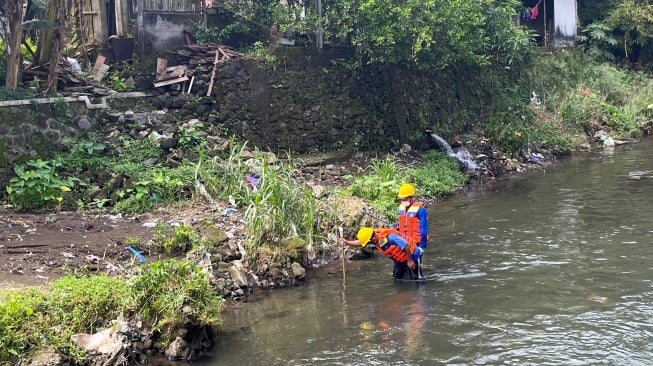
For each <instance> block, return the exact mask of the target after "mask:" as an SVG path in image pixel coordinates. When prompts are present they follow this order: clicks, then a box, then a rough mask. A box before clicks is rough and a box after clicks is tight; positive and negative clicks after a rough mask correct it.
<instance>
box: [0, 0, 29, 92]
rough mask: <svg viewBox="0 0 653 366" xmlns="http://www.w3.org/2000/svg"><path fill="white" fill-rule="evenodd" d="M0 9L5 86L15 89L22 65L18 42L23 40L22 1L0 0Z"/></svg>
mask: <svg viewBox="0 0 653 366" xmlns="http://www.w3.org/2000/svg"><path fill="white" fill-rule="evenodd" d="M0 9H2V17H3V19H2V29H3V40H4V44H5V49H4V58H5V66H6V77H5V87H6V88H7V89H9V90H16V89H17V88H18V75H19V74H20V70H21V65H22V61H21V49H20V44H21V42H22V40H23V17H24V7H23V1H17V0H3V1H0Z"/></svg>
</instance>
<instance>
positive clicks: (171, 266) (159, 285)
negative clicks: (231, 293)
mask: <svg viewBox="0 0 653 366" xmlns="http://www.w3.org/2000/svg"><path fill="white" fill-rule="evenodd" d="M129 298H131V299H133V301H134V303H135V304H136V306H137V307H136V308H137V309H138V310H137V312H138V315H139V316H140V317H141V319H143V321H147V322H148V323H150V324H151V325H152V326H153V329H155V330H159V331H162V332H163V333H162V337H163V341H164V342H167V341H169V340H170V337H172V336H174V334H171V332H172V331H174V330H175V329H177V328H179V327H181V325H182V324H183V323H184V321H185V319H186V317H193V318H195V319H196V320H197V321H198V322H199V324H198V325H199V326H204V325H211V326H214V327H219V326H221V325H222V319H221V317H220V312H221V311H222V306H223V304H224V300H223V299H222V298H220V297H219V296H217V295H216V294H215V293H214V291H213V288H212V287H211V284H210V283H209V280H208V278H207V276H206V275H205V273H204V272H203V270H202V268H201V267H200V266H199V265H197V264H196V263H193V262H191V261H186V260H165V261H159V262H154V263H152V264H150V265H148V266H146V267H145V270H144V271H143V273H142V274H141V275H139V276H137V277H136V278H134V279H132V280H131V281H130V283H129ZM185 307H186V308H185Z"/></svg>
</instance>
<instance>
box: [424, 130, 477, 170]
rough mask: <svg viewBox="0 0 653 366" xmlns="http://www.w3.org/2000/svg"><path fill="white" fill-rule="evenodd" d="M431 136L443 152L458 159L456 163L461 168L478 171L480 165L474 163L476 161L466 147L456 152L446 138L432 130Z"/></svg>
mask: <svg viewBox="0 0 653 366" xmlns="http://www.w3.org/2000/svg"><path fill="white" fill-rule="evenodd" d="M431 137H433V139H434V140H435V142H436V143H437V144H438V146H440V149H441V150H442V151H443V152H445V153H447V155H449V156H451V157H452V158H454V159H456V161H458V165H460V167H461V168H463V169H464V170H466V171H470V172H478V171H479V170H480V167H479V166H478V164H476V161H474V157H473V156H472V154H470V152H469V151H467V149H465V148H460V149H459V150H458V151H457V152H454V151H453V149H452V148H451V146H450V145H449V143H448V142H447V140H445V139H443V138H442V137H440V136H439V135H437V134H436V133H434V132H432V133H431Z"/></svg>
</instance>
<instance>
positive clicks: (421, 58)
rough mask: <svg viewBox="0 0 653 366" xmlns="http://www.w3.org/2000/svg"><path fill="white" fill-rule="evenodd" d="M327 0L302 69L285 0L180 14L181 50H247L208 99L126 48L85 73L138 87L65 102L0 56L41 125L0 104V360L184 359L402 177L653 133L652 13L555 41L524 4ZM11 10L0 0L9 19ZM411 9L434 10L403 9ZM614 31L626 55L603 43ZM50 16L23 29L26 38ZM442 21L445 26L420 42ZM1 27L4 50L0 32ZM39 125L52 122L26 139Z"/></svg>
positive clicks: (455, 180)
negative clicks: (316, 49)
mask: <svg viewBox="0 0 653 366" xmlns="http://www.w3.org/2000/svg"><path fill="white" fill-rule="evenodd" d="M10 3H11V4H10ZM28 3H30V4H32V3H33V2H31V1H29V2H28ZM62 3H64V2H62ZM226 3H227V4H231V3H234V4H232V5H233V6H236V4H235V3H239V2H231V1H227V2H226ZM336 3H337V4H334V6H332V7H331V9H330V11H331V12H332V13H331V14H330V19H340V20H341V22H333V23H334V24H331V23H329V24H325V28H324V30H325V31H326V32H327V33H326V34H327V38H328V39H329V40H330V43H331V45H330V46H331V47H333V48H336V46H338V47H341V48H342V49H346V50H349V52H347V53H346V54H347V56H346V57H342V58H341V57H340V54H338V56H337V57H333V58H331V59H329V60H326V61H325V60H324V59H323V58H319V59H318V57H315V59H313V58H312V57H308V56H303V55H302V56H301V57H300V58H303V60H304V61H303V62H305V63H302V64H301V65H300V66H298V65H299V64H298V63H297V64H292V63H290V61H289V60H290V59H286V58H283V57H281V56H280V55H281V54H282V53H283V52H286V51H284V50H282V49H280V47H279V42H278V41H279V40H278V39H276V38H274V37H271V36H270V33H273V34H276V33H274V32H271V31H270V30H275V29H281V28H279V27H282V26H283V27H284V30H286V29H288V30H290V31H291V32H290V33H293V32H292V30H293V29H296V30H297V31H296V32H295V33H294V34H295V35H296V39H297V40H300V39H302V40H304V41H305V42H306V44H307V45H308V46H310V47H313V46H314V44H313V43H312V39H314V37H312V36H313V34H312V33H311V36H309V37H306V29H307V24H315V19H314V18H310V17H309V18H306V19H304V18H300V17H294V16H292V14H293V12H294V11H295V10H297V9H294V8H293V7H285V6H281V5H280V4H277V3H276V2H274V1H261V2H257V4H254V5H252V4H250V5H242V4H240V3H239V4H238V6H242V7H244V8H243V9H241V10H243V14H245V15H246V16H243V17H241V18H237V19H234V18H233V17H231V18H230V17H227V16H225V18H227V20H228V22H231V23H230V24H233V25H234V27H227V28H225V29H226V30H225V29H222V31H221V30H220V29H218V28H217V27H212V26H210V25H207V24H201V25H198V26H196V28H195V29H193V36H194V37H195V38H196V39H195V41H196V42H197V44H210V43H209V42H218V43H220V44H225V45H229V46H228V47H229V49H236V48H237V49H240V50H242V51H243V53H242V56H243V58H244V59H246V60H247V61H243V62H244V63H240V64H238V63H236V62H234V63H232V64H229V65H228V66H226V64H225V66H224V69H221V73H222V74H223V75H219V76H217V77H215V79H219V78H226V79H224V80H228V81H229V83H228V84H219V85H221V86H222V87H221V88H217V87H216V89H221V92H224V93H225V94H220V96H221V97H220V98H213V97H206V96H205V95H207V92H208V95H210V94H211V88H212V87H213V85H214V84H213V83H212V82H213V81H214V77H213V76H212V75H211V73H210V72H208V73H206V72H205V73H204V74H205V75H204V76H201V75H200V72H199V71H198V73H197V74H196V75H194V76H197V78H196V80H197V81H198V82H197V84H196V85H195V87H196V88H203V89H201V90H202V92H201V93H200V92H196V93H195V94H193V93H184V90H181V89H180V88H178V86H179V85H174V84H171V85H164V86H162V87H158V88H154V87H152V85H153V84H154V82H155V81H156V78H157V76H156V75H154V74H153V70H154V69H153V64H154V61H156V58H153V57H149V58H148V57H146V56H144V55H143V56H141V55H139V56H138V57H135V58H134V60H132V62H131V63H123V64H115V65H114V66H112V68H111V71H110V74H109V77H108V78H106V79H104V80H105V81H101V82H98V83H99V85H95V87H100V86H101V87H106V88H108V89H120V91H133V92H144V93H145V94H146V96H145V97H142V98H140V97H139V99H138V101H137V102H133V103H129V102H127V101H124V102H121V103H117V104H115V106H114V107H112V108H110V109H108V110H104V111H102V112H98V113H96V114H91V113H88V114H83V115H82V116H80V115H78V113H77V112H76V111H75V109H74V108H73V107H72V106H71V105H72V104H70V103H69V102H67V100H66V99H65V98H64V97H70V96H71V95H72V94H70V93H71V92H70V91H68V92H66V91H64V90H60V91H59V92H57V80H51V81H52V82H46V83H43V82H42V81H39V80H38V78H34V79H31V80H26V81H25V82H24V84H20V85H19V83H18V80H17V79H16V77H15V75H13V74H11V73H12V72H13V71H12V70H13V69H14V67H15V65H14V64H9V63H6V64H3V65H2V68H3V69H4V70H5V74H6V77H5V80H6V85H7V88H6V89H3V90H2V91H0V92H1V93H2V94H1V96H2V99H3V100H5V101H8V100H9V99H23V98H27V99H32V98H37V97H43V96H52V97H53V98H54V99H53V100H54V101H53V102H51V103H50V104H49V106H50V107H49V108H51V110H50V114H51V118H47V120H46V121H45V122H44V121H40V120H39V121H37V122H35V123H33V124H29V123H27V122H26V121H22V119H23V118H24V119H25V120H27V119H28V117H29V116H28V115H29V114H30V113H31V112H29V113H28V112H20V113H19V114H18V116H15V115H13V114H11V113H14V112H15V110H14V108H17V107H15V106H12V107H11V110H8V111H4V112H3V113H6V114H3V116H14V117H4V118H5V120H3V121H2V122H3V123H2V124H3V125H10V124H11V123H13V122H16V121H15V120H16V119H20V120H21V121H19V122H25V123H23V124H20V126H18V127H15V128H13V127H12V128H13V129H8V131H10V132H11V133H12V134H11V135H10V134H8V133H7V134H6V135H7V136H14V134H15V136H18V135H19V134H18V133H16V131H20V130H25V129H28V128H27V127H26V126H35V127H34V129H29V131H31V132H30V133H28V134H23V136H24V135H27V136H28V137H27V138H26V139H25V140H20V141H24V142H23V143H21V144H13V145H12V141H11V139H9V138H3V139H0V146H2V147H3V150H4V151H3V156H2V159H0V168H3V169H5V170H4V171H5V172H7V174H6V176H4V177H2V181H3V183H4V187H3V188H4V189H3V195H2V201H3V207H2V209H0V226H1V227H0V254H1V256H0V257H1V258H0V270H1V271H2V274H3V280H2V288H3V290H1V291H0V314H1V315H0V363H3V364H4V363H6V364H15V365H18V364H31V365H72V364H92V363H93V364H98V365H100V364H101V365H122V364H139V363H145V362H147V360H148V359H150V360H151V359H152V358H157V357H158V358H159V359H162V358H167V359H170V360H180V361H183V360H186V361H192V360H195V359H197V358H198V357H200V356H201V355H202V354H203V353H204V352H206V351H209V350H211V349H212V347H213V346H214V345H215V342H217V341H219V337H218V334H219V331H220V325H221V323H222V320H221V310H222V308H223V307H224V306H225V305H226V304H227V303H228V302H236V301H243V300H245V299H246V298H247V297H248V296H249V295H251V293H252V292H255V291H260V290H261V289H268V288H277V287H284V286H295V285H300V284H301V283H302V281H303V280H304V279H305V278H306V276H311V275H314V273H316V271H315V270H316V269H319V268H321V267H323V266H327V265H329V264H330V263H334V260H338V261H336V262H335V263H339V260H340V257H339V256H340V255H341V253H342V252H341V250H340V247H339V246H338V245H337V238H338V236H340V235H344V236H345V237H353V236H354V235H355V232H356V230H357V229H358V228H359V227H360V226H361V225H374V226H380V225H383V222H382V221H392V220H393V218H394V216H395V210H396V191H397V189H398V187H399V186H400V185H401V184H402V183H404V182H411V183H413V184H415V186H416V187H417V188H418V196H419V197H420V199H423V200H425V201H426V202H428V203H429V204H431V205H433V204H437V201H438V200H440V199H442V198H444V197H447V196H450V195H452V194H455V193H456V192H458V191H460V190H464V189H470V188H472V187H474V186H475V185H478V184H484V183H486V182H489V181H492V180H495V179H499V178H500V177H502V176H504V175H506V174H513V173H519V172H524V171H529V170H535V169H547V168H548V167H549V166H551V165H552V164H554V163H555V160H556V159H558V158H559V157H561V156H564V155H568V154H572V153H576V152H582V151H591V150H594V149H606V148H607V149H614V148H616V149H618V148H619V146H618V145H620V144H625V143H636V142H637V140H638V139H640V138H642V137H643V136H645V135H647V134H649V133H650V131H651V128H653V79H652V78H651V74H650V72H647V71H646V70H650V66H651V62H650V59H647V57H649V56H650V55H651V52H650V45H651V42H650V37H651V34H652V33H651V32H648V33H647V32H643V31H640V30H641V29H650V24H651V20H650V19H648V20H646V19H644V18H645V15H646V14H651V13H652V12H648V13H646V12H644V13H643V15H642V18H641V19H640V18H638V17H634V18H633V19H630V20H629V22H632V23H633V24H635V23H637V22H641V23H642V24H643V25H648V27H649V28H633V29H631V28H628V27H627V26H626V23H628V22H626V21H625V20H624V19H625V18H619V17H618V15H619V14H621V13H620V12H622V13H625V11H626V9H622V7H623V6H625V5H618V6H617V7H615V8H611V9H610V10H609V11H608V10H604V14H603V13H602V14H603V15H597V14H595V15H594V17H593V18H591V19H590V18H588V19H585V22H586V24H585V27H584V28H582V29H583V31H582V35H581V37H579V39H578V40H579V43H578V46H577V47H570V48H562V49H553V48H548V47H546V48H538V47H536V46H537V40H538V38H537V37H536V35H534V34H532V32H531V30H529V29H528V28H523V27H522V28H520V27H517V26H516V25H515V24H514V21H513V16H514V15H515V14H519V12H520V10H521V8H520V6H522V7H523V4H521V3H520V2H512V1H508V2H506V5H493V6H487V7H483V6H482V4H480V3H479V2H472V1H463V2H460V4H458V5H457V6H456V7H455V9H454V8H453V7H452V8H451V9H449V10H450V11H446V9H435V8H433V9H430V10H424V9H422V8H419V9H417V8H414V9H413V8H412V7H413V5H410V4H404V5H401V6H400V5H393V4H389V3H388V4H385V5H384V6H383V8H384V9H385V10H384V11H383V12H378V11H376V10H374V9H376V7H370V6H367V5H364V4H354V3H355V2H352V1H345V0H341V1H337V2H336ZM379 3H381V2H379ZM625 3H626V2H624V4H625ZM12 4H13V3H12V2H5V3H1V2H0V5H1V6H2V10H3V15H4V17H5V18H10V17H11V16H12V14H14V13H13V11H15V10H16V9H13V8H12V6H11V5H12ZM57 4H58V2H54V4H51V7H52V9H55V10H56V6H57ZM37 5H38V4H36V5H34V6H37ZM344 5H356V6H357V7H358V9H359V12H358V13H356V14H355V15H354V14H350V13H347V12H346V9H347V7H346V6H344ZM463 5H464V6H463ZM247 6H249V8H247ZM646 6H648V7H649V8H650V6H651V5H646ZM646 6H644V5H642V6H641V8H642V9H643V8H645V7H646ZM402 7H403V8H402ZM415 7H417V5H415ZM52 9H51V10H52ZM393 9H394V10H396V12H395V13H393V12H392V11H390V10H393ZM638 9H639V8H638ZM272 10H275V11H272ZM313 10H314V9H313ZM400 10H405V11H400ZM411 10H414V11H417V10H419V12H418V13H419V14H425V15H424V16H426V17H433V18H432V19H431V18H429V19H430V21H425V22H423V24H424V25H420V24H422V23H420V22H415V21H413V20H414V19H412V15H411V16H409V17H408V18H405V19H402V17H403V16H405V15H406V14H414V13H415V12H414V11H411ZM218 11H220V10H218ZM308 12H309V13H311V12H312V10H310V9H309V11H308ZM391 13H393V14H397V17H395V18H397V19H399V20H397V19H395V18H392V17H390V18H388V17H387V16H386V15H387V14H391ZM48 14H49V13H48ZM55 14H57V12H56V11H55V12H54V13H52V16H54V15H55ZM261 14H265V15H261ZM281 14H285V15H284V16H281ZM402 14H403V15H402ZM466 14H479V16H482V17H483V19H484V21H483V22H481V23H479V24H477V23H475V22H474V21H473V19H471V18H470V17H468V16H466ZM400 15H401V16H400ZM252 17H259V18H252ZM603 17H605V19H603ZM445 18H446V19H447V20H448V21H446V22H442V21H438V22H436V21H433V20H434V19H445ZM243 19H249V20H250V21H243ZM429 19H425V20H429ZM254 20H255V21H254ZM21 21H22V19H21ZM58 21H62V22H63V21H64V20H63V19H59V20H58ZM395 22H399V23H397V24H410V25H411V26H410V27H400V28H397V27H392V26H391V25H393V24H394V23H395ZM624 22H626V23H624ZM335 23H338V28H337V29H336V28H334V27H335ZM252 24H259V25H260V24H266V25H268V26H266V27H267V28H266V31H265V32H261V31H260V29H258V28H257V27H252V26H251V25H252ZM397 24H394V25H397ZM629 24H630V23H629ZM637 24H639V23H637ZM236 25H238V26H236ZM246 25H249V27H247V26H246ZM454 25H455V26H454ZM275 27H276V28H275ZM604 27H607V28H605V29H604ZM361 29H364V30H365V32H361V31H360V30H361ZM391 29H392V31H390V30H391ZM601 29H603V32H599V31H598V30H601ZM299 30H302V31H299ZM625 30H628V32H627V33H628V34H629V37H626V38H625V39H624V42H623V43H624V47H625V48H623V51H622V48H621V47H619V48H615V47H614V46H612V45H613V44H614V42H613V37H620V36H623V34H624V31H625ZM49 31H52V29H50V30H47V31H36V30H33V33H31V32H25V33H30V34H32V35H33V36H34V37H37V38H38V40H41V41H43V40H44V39H50V38H45V37H44V34H43V33H40V32H44V33H47V32H49ZM60 31H61V30H60ZM230 32H231V33H230ZM633 32H634V33H633ZM638 32H639V33H638ZM309 33H310V32H309ZM21 34H23V33H22V32H21ZM283 34H284V35H287V34H288V32H286V33H283ZM442 34H450V35H455V36H456V37H444V38H443V39H435V38H437V37H440V35H442ZM245 35H246V36H247V37H245ZM427 35H428V36H427ZM479 35H483V37H479ZM3 37H4V39H5V43H4V44H3V48H4V51H5V53H7V52H8V51H7V49H8V48H7V47H9V46H6V47H5V44H9V45H10V44H11V43H10V41H11V39H12V37H11V33H7V34H4V35H3ZM39 37H40V38H39ZM632 37H635V38H634V39H635V40H637V42H635V41H633V38H632ZM19 38H20V39H22V38H21V37H19ZM381 39H383V41H380V40H381ZM479 39H484V40H485V41H483V42H479ZM30 42H31V41H30ZM379 42H380V43H379ZM25 43H28V44H29V42H27V41H25ZM18 44H20V43H18ZM647 46H648V48H646V47H647ZM225 47H226V46H225ZM23 51H24V53H25V54H26V55H25V57H26V58H27V57H30V56H29V54H30V52H29V51H26V50H23ZM59 51H62V52H63V51H64V47H61V49H57V53H55V57H54V60H55V62H54V63H55V64H56V60H57V58H56V57H59V56H58V55H59V53H58V52H59ZM215 52H219V51H218V50H217V49H216V50H215ZM624 52H625V53H626V54H624ZM633 52H635V53H634V54H635V55H637V57H636V58H635V59H632V57H633ZM647 52H648V53H647ZM37 54H38V53H37ZM214 55H217V53H216V54H214ZM233 55H235V53H233ZM33 56H34V55H32V56H31V57H33ZM12 57H13V56H12ZM215 57H216V58H217V56H215ZM234 57H235V56H234ZM5 60H11V59H10V58H5ZM615 61H617V62H618V64H617V63H616V62H615ZM7 62H9V61H7ZM89 66H90V65H89ZM83 67H84V68H86V66H85V65H84V66H83ZM293 67H296V69H293ZM91 68H92V67H90V68H89V69H91ZM189 69H190V67H189ZM292 70H294V71H297V70H300V72H296V73H293V71H292ZM316 70H317V72H316ZM434 70H437V72H435V71H434ZM90 73H91V71H89V75H83V74H80V75H78V76H77V77H79V78H80V79H83V78H86V77H89V76H90ZM28 74H29V73H28V72H25V75H28ZM440 74H441V75H440ZM227 75H230V76H227ZM234 75H235V76H234ZM242 75H247V76H246V77H244V76H242ZM266 75H267V76H266ZM291 75H292V77H291ZM302 75H304V76H302ZM305 75H311V77H315V80H316V81H315V83H310V82H307V80H306V79H305V77H306V76H305ZM318 75H319V80H320V81H319V83H318V81H317V80H318ZM128 76H129V77H131V78H132V79H135V80H136V82H135V83H134V84H133V85H132V83H131V82H129V83H127V82H126V81H127V80H128V79H129V77H128ZM203 77H205V78H204V79H203ZM232 77H233V78H232ZM266 77H269V78H270V79H266ZM261 80H267V81H264V82H261V83H255V82H256V81H261ZM293 80H294V81H293ZM343 80H346V81H347V82H349V83H352V84H347V83H345V81H343ZM143 81H145V82H143ZM200 81H201V82H200ZM310 84H319V85H318V87H316V88H314V89H312V88H311V86H315V85H310ZM143 85H147V87H145V86H143ZM198 85H199V86H198ZM216 85H218V84H216ZM253 85H256V86H257V87H256V88H255V87H252V86H253ZM352 85H353V86H352ZM357 85H360V90H359V89H358V88H357V87H356V86H357ZM141 86H142V87H141ZM291 86H292V87H291ZM427 86H428V87H427ZM302 87H303V88H302ZM263 89H264V90H265V92H261V91H260V90H263ZM187 90H192V87H191V88H189V89H187ZM416 90H417V91H416ZM345 91H346V92H345ZM363 91H364V92H363ZM66 93H68V94H66ZM277 93H278V94H277ZM410 93H413V94H410ZM242 99H245V100H247V101H248V103H249V104H248V105H245V106H244V105H243V104H242ZM218 100H219V102H218ZM315 100H320V101H326V100H331V101H332V103H331V104H329V103H326V102H325V103H323V104H322V103H321V104H320V105H317V104H315V105H312V104H314V101H315ZM48 103H49V102H48ZM273 105H274V106H278V109H275V108H276V107H273ZM118 106H120V107H118ZM234 106H237V107H234ZM36 108H37V104H36V103H33V104H31V105H29V106H28V107H27V110H28V111H29V110H35V109H36ZM291 112H292V113H291ZM21 113H24V114H21ZM284 113H287V114H284ZM336 114H337V115H336ZM298 116H299V117H298ZM263 117H264V118H263ZM37 119H38V118H37ZM292 121H294V124H293V122H292ZM44 126H45V127H44ZM324 126H328V129H325V130H324V129H321V128H323V127H324ZM30 128H31V127H30ZM42 131H45V133H43V135H44V136H46V137H47V136H50V135H56V138H50V139H48V138H44V139H43V140H41V139H39V136H40V134H39V133H41V132H42ZM61 131H63V132H61ZM315 131H317V132H315ZM16 141H18V137H16ZM42 141H46V142H48V141H49V142H52V141H54V142H53V143H52V144H51V145H48V146H52V147H51V148H47V149H42V144H41V142H42ZM43 146H45V145H44V144H43ZM25 152H27V153H25ZM339 228H342V233H341V231H340V230H339Z"/></svg>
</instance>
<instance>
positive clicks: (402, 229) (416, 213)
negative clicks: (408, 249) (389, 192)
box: [397, 183, 429, 275]
mask: <svg viewBox="0 0 653 366" xmlns="http://www.w3.org/2000/svg"><path fill="white" fill-rule="evenodd" d="M414 197H415V187H414V186H413V185H412V184H409V183H404V184H402V185H401V187H399V191H398V192H397V198H398V199H399V208H398V209H397V231H399V235H401V237H402V238H404V239H406V241H408V243H409V244H410V245H411V246H418V247H420V248H421V249H422V251H424V250H426V246H427V244H428V240H429V215H428V212H427V211H426V208H425V207H424V204H423V203H421V202H418V201H415V198H414ZM421 260H422V256H420V258H419V261H418V262H417V266H418V269H419V271H420V275H421V271H422V262H421Z"/></svg>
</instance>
